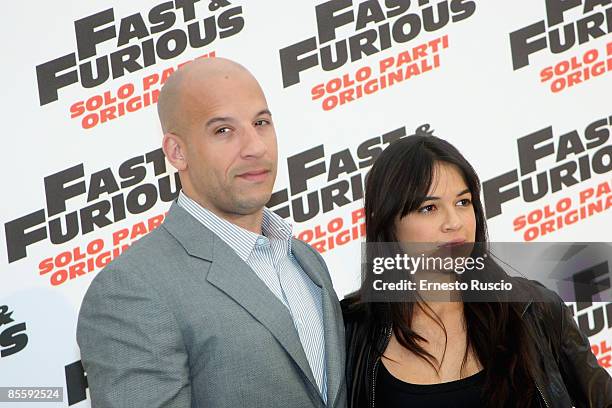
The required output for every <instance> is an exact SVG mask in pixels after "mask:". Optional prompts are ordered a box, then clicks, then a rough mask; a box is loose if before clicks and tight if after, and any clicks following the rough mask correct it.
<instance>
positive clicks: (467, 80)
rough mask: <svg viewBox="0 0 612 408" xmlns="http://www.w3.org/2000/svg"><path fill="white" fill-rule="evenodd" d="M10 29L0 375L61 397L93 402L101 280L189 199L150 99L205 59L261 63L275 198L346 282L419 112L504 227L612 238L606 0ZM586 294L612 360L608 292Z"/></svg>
mask: <svg viewBox="0 0 612 408" xmlns="http://www.w3.org/2000/svg"><path fill="white" fill-rule="evenodd" d="M1 30H2V38H3V41H2V44H1V45H0V47H1V50H2V55H3V57H4V58H3V63H2V64H1V66H0V72H2V76H1V77H2V78H4V80H3V81H2V85H3V88H4V90H5V91H4V92H3V95H4V96H3V97H2V98H1V100H0V104H1V106H2V109H1V112H2V118H3V123H4V127H3V128H4V129H3V140H5V145H4V146H5V149H4V152H5V153H4V155H3V156H4V160H2V161H1V162H0V178H1V181H2V190H3V192H4V193H3V195H2V200H1V204H0V205H1V206H2V212H1V220H0V221H1V222H0V225H2V227H3V233H2V234H1V235H0V248H1V249H0V250H1V251H2V252H1V257H0V267H1V269H0V276H1V280H0V282H1V283H0V386H20V387H25V386H37V387H47V386H55V387H61V388H62V390H63V402H57V403H55V404H56V405H57V406H73V405H74V406H78V407H88V406H89V400H88V391H87V383H86V377H85V374H84V373H83V370H82V366H81V363H80V356H79V349H78V346H77V344H76V340H75V330H76V322H77V315H78V311H79V307H80V304H81V300H82V298H83V295H84V294H85V291H86V290H87V287H88V286H89V284H90V283H91V281H92V279H93V278H94V277H95V275H96V274H97V273H98V272H99V271H100V270H101V269H102V268H103V267H104V266H105V265H106V264H108V263H109V262H110V261H111V260H113V259H114V258H116V257H117V256H119V255H120V254H121V253H122V252H123V251H125V250H126V248H128V247H129V246H130V244H132V243H133V242H134V241H135V240H137V239H139V238H140V237H142V236H143V235H145V234H147V233H148V232H149V231H151V230H152V229H154V228H156V227H157V226H159V225H160V224H161V223H162V222H163V219H164V215H165V212H166V211H167V209H168V208H169V205H170V202H171V201H172V200H174V199H175V198H176V197H177V194H178V186H177V183H178V176H177V174H176V172H175V170H174V169H173V168H171V167H170V166H169V164H168V163H167V162H166V160H165V158H164V155H163V153H162V151H161V149H160V145H161V138H162V133H161V128H160V125H159V122H158V118H157V112H156V102H157V98H158V96H159V92H160V89H161V87H162V85H163V84H164V82H165V81H166V79H167V78H168V76H169V75H171V74H172V73H173V72H174V71H175V70H176V69H178V68H179V67H180V66H181V65H183V64H188V63H189V62H190V61H193V60H195V59H198V58H215V57H226V58H231V59H234V60H236V61H238V62H240V63H242V64H243V65H245V66H246V67H247V68H248V69H249V70H251V72H253V74H254V75H255V76H256V77H257V78H258V80H259V81H260V83H261V85H262V87H263V89H264V91H265V92H266V94H267V98H268V102H269V105H270V109H271V111H272V112H273V114H274V118H275V126H276V131H277V135H278V143H279V174H278V179H277V182H276V186H275V190H274V194H273V196H272V199H271V201H270V203H269V206H270V207H271V208H272V209H273V210H274V211H276V212H277V213H278V214H279V215H281V216H283V217H285V218H287V219H288V220H289V221H291V222H292V223H293V225H294V230H295V234H296V236H297V237H298V238H300V239H302V240H304V241H306V242H308V243H310V244H311V245H313V246H314V247H315V248H316V249H317V250H319V251H320V252H321V253H322V254H323V257H324V258H325V260H326V261H327V263H328V266H329V269H330V271H331V274H332V278H333V281H334V285H335V287H336V290H337V292H338V295H339V296H340V297H342V296H343V295H346V294H347V293H349V292H350V291H352V290H354V289H356V288H357V287H358V285H359V279H360V270H359V267H360V265H359V262H360V242H361V241H362V240H363V236H364V224H363V223H364V212H363V181H364V176H365V174H366V173H367V171H368V169H369V168H370V167H371V165H372V163H373V161H374V160H375V158H376V157H377V155H378V154H379V153H380V152H381V151H382V150H383V149H385V147H386V146H388V145H389V143H391V142H392V141H394V140H397V139H398V138H401V137H403V136H405V135H409V134H413V133H414V131H415V129H416V128H417V127H419V126H420V125H422V124H425V123H428V124H430V125H431V127H432V128H433V129H434V130H435V132H434V134H435V135H437V136H439V137H442V138H445V139H447V140H449V141H450V142H451V143H453V144H454V145H455V146H457V147H458V149H459V150H460V151H461V152H463V153H464V155H465V156H466V158H467V159H468V160H469V161H470V162H471V163H472V164H473V165H474V167H475V168H476V171H477V172H478V174H479V176H480V177H481V180H482V181H483V197H482V198H483V200H484V203H485V205H486V213H487V218H488V224H489V229H490V238H491V240H492V241H510V242H523V241H544V242H569V241H604V242H609V241H612V240H611V237H612V233H611V231H612V212H611V211H610V207H611V206H612V171H611V170H612V163H611V161H612V160H611V159H612V139H611V137H610V133H611V130H612V103H611V102H610V95H611V92H612V73H611V71H612V35H611V34H610V33H611V32H612V2H610V1H609V0H607V1H603V0H599V1H597V0H593V1H587V0H584V1H580V0H565V1H562V0H546V1H544V0H540V1H533V0H517V1H513V2H493V1H477V0H445V1H440V0H430V1H428V0H419V1H410V0H329V1H310V0H303V1H292V2H280V1H279V2H272V1H263V0H257V1H256V0H248V1H247V0H242V1H239V0H232V1H229V0H225V1H223V0H220V1H207V0H170V1H143V0H137V1H136V0H135V1H130V2H118V1H114V0H100V1H96V2H78V1H70V0H58V1H54V2H38V3H37V4H31V3H29V2H11V3H10V4H6V5H5V23H4V24H3V26H2V28H1ZM7 144H8V145H7ZM607 273H608V278H606V279H603V280H602V282H604V283H605V282H607V283H606V284H607V285H608V287H609V285H610V279H609V276H610V272H609V270H608V272H607ZM571 306H572V308H573V311H574V316H575V318H576V320H577V322H578V324H579V325H580V327H581V328H582V330H583V331H584V332H585V333H587V334H588V336H589V338H590V341H591V345H592V349H593V351H594V353H595V354H596V356H597V357H598V360H599V363H600V364H601V365H602V366H603V367H606V368H607V369H608V370H609V371H610V372H612V328H611V327H612V304H606V303H601V302H595V303H580V304H572V305H571ZM0 405H1V404H0ZM20 406H27V404H23V405H20ZM35 406H37V405H35Z"/></svg>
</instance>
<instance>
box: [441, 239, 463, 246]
mask: <svg viewBox="0 0 612 408" xmlns="http://www.w3.org/2000/svg"><path fill="white" fill-rule="evenodd" d="M464 243H465V239H453V240H451V241H447V242H444V243H442V244H440V245H438V247H439V248H450V247H453V246H457V245H461V244H464Z"/></svg>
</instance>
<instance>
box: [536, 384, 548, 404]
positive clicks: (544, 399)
mask: <svg viewBox="0 0 612 408" xmlns="http://www.w3.org/2000/svg"><path fill="white" fill-rule="evenodd" d="M534 383H535V386H536V388H537V389H538V392H539V393H540V397H542V401H544V405H546V407H547V408H549V407H550V405H548V402H547V401H546V398H544V394H542V390H540V386H538V383H537V382H535V381H534Z"/></svg>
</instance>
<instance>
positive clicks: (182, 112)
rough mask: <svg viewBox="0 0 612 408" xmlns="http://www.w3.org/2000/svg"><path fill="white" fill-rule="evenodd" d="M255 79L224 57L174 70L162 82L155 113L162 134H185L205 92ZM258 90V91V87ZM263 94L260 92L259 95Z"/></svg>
mask: <svg viewBox="0 0 612 408" xmlns="http://www.w3.org/2000/svg"><path fill="white" fill-rule="evenodd" d="M241 81H246V82H245V83H249V85H252V83H251V82H254V83H255V84H256V86H257V87H258V88H259V84H258V83H257V80H256V79H255V78H254V77H253V75H252V74H251V73H250V72H249V71H248V70H247V69H246V68H245V67H243V66H242V65H240V64H238V63H236V62H234V61H231V60H229V59H225V58H200V59H197V60H195V61H192V62H190V63H188V64H186V65H184V66H182V67H181V68H180V69H178V70H177V71H175V72H174V73H173V74H172V75H171V76H170V77H169V78H168V80H167V81H166V82H165V84H164V86H163V87H162V90H161V92H160V94H159V98H158V101H157V113H158V115H159V120H160V122H161V127H162V130H163V132H164V133H173V134H176V135H177V136H181V135H183V134H185V133H186V132H187V131H188V129H189V128H190V126H191V125H192V124H193V120H194V117H195V116H196V114H197V112H199V111H200V110H201V109H202V108H205V107H203V106H200V105H201V103H202V102H204V103H206V93H207V90H212V89H215V87H216V89H219V87H223V86H224V84H226V83H228V82H230V83H234V84H235V83H236V82H238V83H239V82H241ZM260 89H261V88H260ZM262 93H263V92H262Z"/></svg>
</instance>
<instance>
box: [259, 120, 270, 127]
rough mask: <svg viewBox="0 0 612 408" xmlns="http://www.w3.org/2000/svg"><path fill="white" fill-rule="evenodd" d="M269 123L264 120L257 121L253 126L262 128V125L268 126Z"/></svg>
mask: <svg viewBox="0 0 612 408" xmlns="http://www.w3.org/2000/svg"><path fill="white" fill-rule="evenodd" d="M269 124H270V121H268V120H266V119H259V120H256V121H255V126H263V125H269Z"/></svg>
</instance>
